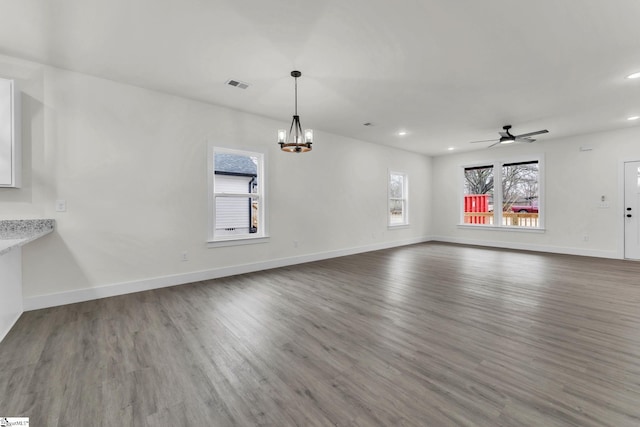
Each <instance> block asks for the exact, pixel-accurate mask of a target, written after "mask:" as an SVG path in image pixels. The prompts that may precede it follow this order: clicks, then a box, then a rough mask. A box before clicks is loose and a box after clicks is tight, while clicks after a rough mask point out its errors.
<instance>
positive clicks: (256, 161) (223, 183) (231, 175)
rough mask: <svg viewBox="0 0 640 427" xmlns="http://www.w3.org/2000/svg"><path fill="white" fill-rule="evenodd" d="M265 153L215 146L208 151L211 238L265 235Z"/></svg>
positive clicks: (244, 237)
mask: <svg viewBox="0 0 640 427" xmlns="http://www.w3.org/2000/svg"><path fill="white" fill-rule="evenodd" d="M263 158H264V156H263V154H262V153H253V152H249V151H240V150H230V149H226V148H217V147H213V148H212V149H211V150H210V154H209V165H210V166H209V174H210V175H209V182H210V184H209V188H210V190H209V194H210V203H209V205H210V207H209V212H210V214H209V241H212V242H218V241H237V240H243V239H256V238H260V237H265V235H266V233H265V215H264V204H265V203H264V174H263V169H264V164H263V163H264V160H263Z"/></svg>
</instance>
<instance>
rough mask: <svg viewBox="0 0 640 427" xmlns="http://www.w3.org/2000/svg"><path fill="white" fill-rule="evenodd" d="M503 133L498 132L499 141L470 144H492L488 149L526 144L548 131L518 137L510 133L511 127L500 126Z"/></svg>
mask: <svg viewBox="0 0 640 427" xmlns="http://www.w3.org/2000/svg"><path fill="white" fill-rule="evenodd" d="M502 129H503V131H502V132H498V134H499V135H500V139H497V140H496V139H485V140H482V141H471V144H476V143H478V142H493V144H491V145H490V146H489V147H488V148H491V147H493V146H495V145H500V144H512V143H514V142H526V143H531V142H534V141H535V139H533V138H531V137H532V136H536V135H542V134H543V133H549V131H548V130H546V129H543V130H538V131H535V132H529V133H523V134H520V135H514V134H512V133H511V132H510V129H511V125H504V126H502Z"/></svg>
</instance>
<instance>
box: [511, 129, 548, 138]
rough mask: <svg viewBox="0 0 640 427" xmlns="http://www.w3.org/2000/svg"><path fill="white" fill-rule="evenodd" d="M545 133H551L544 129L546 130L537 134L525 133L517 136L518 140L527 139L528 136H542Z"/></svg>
mask: <svg viewBox="0 0 640 427" xmlns="http://www.w3.org/2000/svg"><path fill="white" fill-rule="evenodd" d="M543 133H549V131H548V130H546V129H544V130H539V131H537V132H529V133H523V134H522V135H516V138H526V137H528V136H534V135H542V134H543Z"/></svg>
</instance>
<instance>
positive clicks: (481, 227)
mask: <svg viewBox="0 0 640 427" xmlns="http://www.w3.org/2000/svg"><path fill="white" fill-rule="evenodd" d="M457 227H458V228H461V229H467V230H491V231H508V232H521V233H545V232H546V231H547V230H546V229H545V228H533V227H509V226H501V227H497V226H494V225H482V224H477V225H471V224H458V225H457Z"/></svg>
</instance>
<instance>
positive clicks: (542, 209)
mask: <svg viewBox="0 0 640 427" xmlns="http://www.w3.org/2000/svg"><path fill="white" fill-rule="evenodd" d="M535 161H537V162H538V226H537V227H514V226H505V225H496V224H502V209H498V210H496V209H495V206H502V191H497V192H496V191H495V190H494V193H493V206H494V210H493V215H494V216H493V222H494V224H493V225H484V224H465V222H464V195H465V182H464V170H465V168H473V167H478V166H492V167H493V182H494V189H495V183H496V182H499V183H500V190H502V166H503V165H505V164H509V163H520V162H535ZM458 176H459V177H460V178H459V179H460V184H459V188H460V196H459V197H458V200H459V207H458V212H459V223H458V225H457V228H466V229H474V230H492V231H508V232H514V231H515V232H525V233H532V232H533V233H544V232H545V231H546V228H545V217H546V212H547V211H546V206H545V197H544V193H545V168H544V155H543V154H537V155H531V156H516V157H509V158H506V159H501V160H495V161H491V160H488V161H478V162H476V163H470V164H464V165H461V166H460V174H459V175H458Z"/></svg>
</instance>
